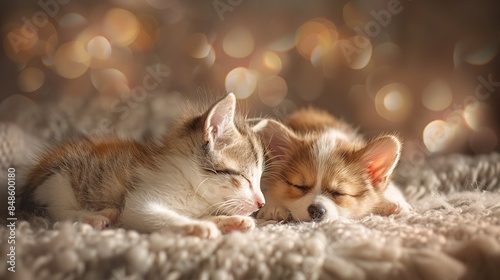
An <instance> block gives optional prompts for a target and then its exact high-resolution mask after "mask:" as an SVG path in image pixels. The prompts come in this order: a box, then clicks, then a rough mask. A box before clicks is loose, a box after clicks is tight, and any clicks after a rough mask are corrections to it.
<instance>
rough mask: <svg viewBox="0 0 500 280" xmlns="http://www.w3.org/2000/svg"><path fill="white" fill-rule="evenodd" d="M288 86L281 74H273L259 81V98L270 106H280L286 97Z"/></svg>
mask: <svg viewBox="0 0 500 280" xmlns="http://www.w3.org/2000/svg"><path fill="white" fill-rule="evenodd" d="M287 91H288V86H287V85H286V82H285V80H284V79H283V78H281V77H280V76H272V77H269V78H266V79H263V80H260V81H259V86H258V94H259V98H260V100H261V101H262V103H264V104H265V105H267V106H269V107H275V106H278V105H279V104H280V103H281V102H282V101H283V99H285V97H286V94H287Z"/></svg>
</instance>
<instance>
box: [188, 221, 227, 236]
mask: <svg viewBox="0 0 500 280" xmlns="http://www.w3.org/2000/svg"><path fill="white" fill-rule="evenodd" d="M182 230H183V231H184V234H186V235H191V236H197V237H200V238H206V239H213V238H217V237H219V236H220V234H221V232H220V230H219V229H218V228H217V226H216V225H215V224H214V223H212V222H208V221H200V222H196V223H192V224H188V225H185V226H182Z"/></svg>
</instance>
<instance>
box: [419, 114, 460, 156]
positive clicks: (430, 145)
mask: <svg viewBox="0 0 500 280" xmlns="http://www.w3.org/2000/svg"><path fill="white" fill-rule="evenodd" d="M452 138H453V129H452V127H451V126H450V125H449V124H448V123H447V122H445V121H442V120H435V121H432V122H430V123H429V124H428V125H427V126H426V127H425V128H424V132H423V141H424V145H425V147H426V148H427V149H428V150H429V151H430V152H439V151H442V150H444V149H445V148H446V146H447V145H448V143H449V141H450V140H451V139H452Z"/></svg>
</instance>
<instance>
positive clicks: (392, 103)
mask: <svg viewBox="0 0 500 280" xmlns="http://www.w3.org/2000/svg"><path fill="white" fill-rule="evenodd" d="M384 106H385V108H386V109H387V110H389V111H398V110H401V108H402V107H403V106H404V99H403V96H402V95H401V93H400V92H399V91H391V92H389V93H387V94H386V95H385V97H384Z"/></svg>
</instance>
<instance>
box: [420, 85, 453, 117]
mask: <svg viewBox="0 0 500 280" xmlns="http://www.w3.org/2000/svg"><path fill="white" fill-rule="evenodd" d="M452 98H453V94H452V92H451V88H450V87H449V86H448V84H447V83H446V82H445V81H443V80H441V79H437V80H434V81H432V82H430V83H429V84H428V85H427V86H426V87H425V89H424V92H423V93H422V103H423V104H424V106H425V107H426V108H427V109H429V110H433V111H441V110H444V109H446V108H448V106H450V104H451V100H452Z"/></svg>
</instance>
